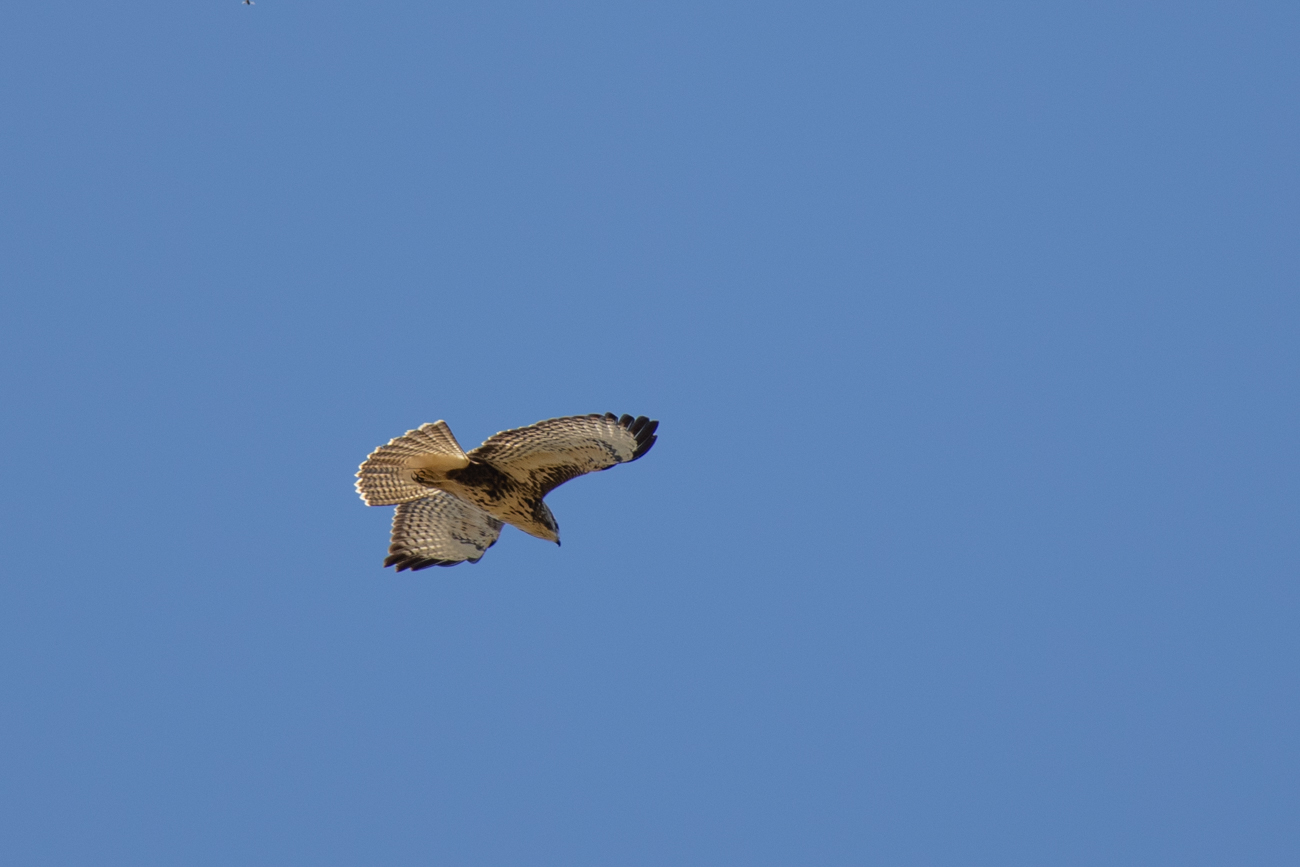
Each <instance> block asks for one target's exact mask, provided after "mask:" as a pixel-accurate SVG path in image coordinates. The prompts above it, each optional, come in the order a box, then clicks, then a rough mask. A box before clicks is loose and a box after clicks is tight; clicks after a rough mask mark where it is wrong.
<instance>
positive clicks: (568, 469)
mask: <svg viewBox="0 0 1300 867" xmlns="http://www.w3.org/2000/svg"><path fill="white" fill-rule="evenodd" d="M658 427H659V422H657V421H651V420H650V419H648V418H646V417H645V416H640V417H638V418H633V417H632V416H630V415H624V416H621V417H620V416H616V415H614V414H613V413H612V412H607V413H605V414H604V415H600V414H599V413H595V414H592V415H571V416H566V417H564V418H552V419H547V420H546V421H539V422H538V423H537V424H533V425H529V426H528V427H521V428H515V429H514V430H507V431H502V432H501V433H498V434H493V435H492V436H490V437H488V439H487V441H486V442H484V443H483V445H481V446H479V447H478V448H476V449H474V450H473V451H472V452H470V453H469V457H470V459H471V460H474V461H481V462H483V463H486V464H491V465H492V466H494V467H496V468H497V469H498V470H501V471H502V472H503V473H506V474H508V475H510V476H513V477H514V478H516V479H518V480H520V481H522V482H526V483H528V484H534V485H537V486H539V487H540V488H541V491H542V495H543V496H544V495H545V494H546V493H547V492H549V491H551V490H553V489H554V488H555V487H556V486H558V485H562V484H564V483H565V482H567V481H568V480H569V479H573V478H577V477H578V476H581V475H584V474H585V473H592V472H595V471H597V470H607V469H609V468H610V467H612V466H614V465H615V464H624V463H627V462H629V461H634V460H636V459H637V458H639V457H641V456H642V455H644V454H645V453H646V452H648V451H650V447H651V446H653V445H654V444H655V440H656V439H657V437H656V436H655V429H656V428H658Z"/></svg>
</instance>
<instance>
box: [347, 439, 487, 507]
mask: <svg viewBox="0 0 1300 867" xmlns="http://www.w3.org/2000/svg"><path fill="white" fill-rule="evenodd" d="M465 466H469V458H467V457H466V456H465V453H464V452H463V451H461V448H460V444H459V443H457V442H456V438H455V437H454V436H452V433H451V428H449V427H447V423H446V422H445V421H434V422H429V423H428V424H423V425H420V426H419V427H418V428H416V429H415V430H408V431H407V432H406V433H404V434H402V435H401V436H400V437H395V438H393V439H391V440H389V441H388V442H387V444H385V445H382V446H380V447H379V448H377V449H375V450H374V451H373V452H371V453H370V456H369V457H367V458H366V460H365V463H363V464H362V465H361V469H359V470H358V471H357V493H358V494H360V495H361V499H363V500H365V501H366V505H367V506H392V505H396V504H397V503H409V502H411V501H412V500H418V499H420V498H421V497H427V496H429V490H430V489H429V488H428V487H427V486H425V485H421V484H419V483H418V482H416V481H414V480H413V478H412V476H413V474H414V473H416V472H418V471H419V470H422V469H429V470H438V471H445V470H449V469H459V468H461V467H465Z"/></svg>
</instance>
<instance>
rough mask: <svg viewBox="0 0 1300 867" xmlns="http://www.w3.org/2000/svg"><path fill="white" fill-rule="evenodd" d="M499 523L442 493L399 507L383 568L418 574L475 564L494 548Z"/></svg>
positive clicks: (475, 508)
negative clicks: (390, 567)
mask: <svg viewBox="0 0 1300 867" xmlns="http://www.w3.org/2000/svg"><path fill="white" fill-rule="evenodd" d="M501 527H502V523H501V522H500V521H498V520H497V519H496V518H493V517H492V516H491V515H489V514H488V513H487V512H484V511H483V510H482V509H480V508H478V507H477V506H473V505H470V504H469V503H467V502H465V501H464V500H462V499H460V498H459V497H455V496H452V495H451V494H448V493H446V492H444V491H431V492H430V494H429V496H427V497H424V498H423V499H419V500H415V501H414V502H410V503H402V504H400V505H399V506H398V507H397V511H396V512H395V513H394V514H393V543H392V544H391V545H390V546H389V547H388V552H389V553H388V558H387V559H385V560H384V565H385V566H396V567H397V571H398V572H401V571H402V570H404V569H411V570H420V569H427V568H429V567H430V566H455V565H456V564H457V563H465V562H469V563H477V562H478V561H479V560H480V559H482V557H483V552H485V551H487V549H488V548H491V547H492V546H493V545H495V544H496V541H497V538H498V537H499V536H500V535H501Z"/></svg>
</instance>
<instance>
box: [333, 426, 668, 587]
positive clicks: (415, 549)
mask: <svg viewBox="0 0 1300 867" xmlns="http://www.w3.org/2000/svg"><path fill="white" fill-rule="evenodd" d="M658 427H659V422H657V421H651V420H650V419H648V418H646V417H645V416H638V417H637V418H633V417H632V416H630V415H624V416H616V415H614V414H613V413H612V412H607V413H605V414H604V415H601V414H600V413H595V414H593V415H572V416H566V417H564V418H552V419H547V420H546V421H539V422H538V423H537V424H533V425H529V426H528V427H521V428H515V429H514V430H506V431H501V433H498V434H493V435H492V436H490V437H488V438H487V440H486V441H485V442H484V443H483V445H481V446H479V447H478V448H476V449H474V450H473V451H471V452H469V453H468V454H466V453H465V452H464V451H462V450H461V447H460V445H459V444H458V443H457V442H456V438H455V437H454V436H452V433H451V428H449V427H447V423H446V422H444V421H435V422H430V423H429V424H425V425H421V426H420V427H418V428H416V429H415V430H409V431H407V432H406V433H405V434H403V435H402V436H400V437H397V438H396V439H392V440H389V441H388V444H387V445H382V446H380V447H379V448H377V449H375V450H374V451H373V452H371V453H370V456H369V457H367V458H366V460H365V463H363V464H362V465H361V469H360V470H358V471H357V493H358V494H360V495H361V499H362V500H364V501H365V503H366V505H367V506H394V505H395V506H397V512H396V514H394V515H393V539H392V544H391V545H390V546H389V547H388V558H387V559H386V560H384V565H385V566H396V567H397V571H398V572H401V571H402V570H403V569H413V570H414V569H427V568H428V567H430V566H455V565H456V564H457V563H464V562H466V561H468V562H470V563H477V562H478V561H479V560H480V559H481V558H482V557H483V552H485V551H486V550H487V549H488V548H491V547H492V546H493V545H495V544H496V541H497V537H498V536H500V535H501V527H502V525H503V524H510V525H512V526H514V527H518V528H519V529H520V530H523V531H524V532H525V533H527V534H528V535H530V536H536V537H537V538H539V539H546V540H547V541H549V542H554V543H555V544H557V545H558V544H560V528H559V525H557V524H556V523H555V516H554V515H552V514H551V510H550V509H549V508H547V506H546V503H544V502H542V498H543V497H545V496H546V495H547V494H549V493H550V492H551V491H553V490H555V488H557V487H559V486H560V485H562V484H564V483H565V482H567V481H569V480H570V479H575V478H577V477H578V476H581V475H585V474H587V473H591V472H595V471H597V470H607V469H609V468H610V467H612V466H614V465H615V464H625V463H628V462H629V461H634V460H636V459H637V458H639V457H641V456H642V455H644V454H645V453H646V452H648V451H650V447H651V446H653V445H654V444H655V440H656V439H658V437H656V436H655V429H656V428H658Z"/></svg>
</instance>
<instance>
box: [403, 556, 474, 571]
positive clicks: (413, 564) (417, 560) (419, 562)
mask: <svg viewBox="0 0 1300 867" xmlns="http://www.w3.org/2000/svg"><path fill="white" fill-rule="evenodd" d="M463 562H465V561H464V560H435V559H432V558H427V557H415V556H412V555H411V554H410V553H408V552H406V551H399V552H397V553H395V554H389V555H388V556H387V557H386V558H385V559H384V566H385V567H387V566H393V567H396V571H398V572H405V571H406V570H407V569H410V570H411V571H412V572H419V571H420V570H421V569H428V568H429V567H430V566H455V565H456V564H457V563H463ZM473 562H478V561H477V560H475V561H473Z"/></svg>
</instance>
